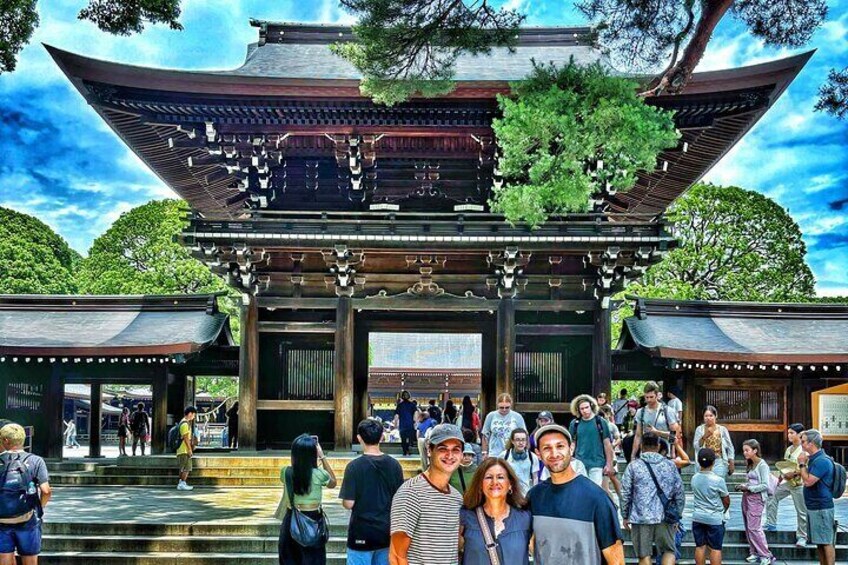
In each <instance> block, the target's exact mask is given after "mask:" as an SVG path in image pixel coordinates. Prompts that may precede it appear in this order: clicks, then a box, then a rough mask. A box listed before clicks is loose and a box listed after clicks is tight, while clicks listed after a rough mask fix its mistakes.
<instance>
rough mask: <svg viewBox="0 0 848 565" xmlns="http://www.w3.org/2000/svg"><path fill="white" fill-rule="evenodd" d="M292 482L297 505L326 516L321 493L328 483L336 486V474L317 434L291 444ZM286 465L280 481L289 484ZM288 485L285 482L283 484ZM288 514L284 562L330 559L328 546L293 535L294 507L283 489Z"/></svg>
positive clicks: (295, 564) (307, 564)
mask: <svg viewBox="0 0 848 565" xmlns="http://www.w3.org/2000/svg"><path fill="white" fill-rule="evenodd" d="M319 462H320V464H321V467H319V466H318V464H319ZM291 469H292V473H291V478H290V481H291V483H290V484H291V485H292V490H293V492H294V505H295V506H296V507H297V509H298V510H300V511H301V512H302V513H303V514H305V515H307V516H309V517H311V518H314V519H316V520H318V519H323V515H322V514H321V512H320V508H321V494H322V490H323V488H324V487H327V488H336V475H335V473H333V469H332V468H331V467H330V462H329V461H327V458H326V457H324V450H323V449H321V445H320V444H319V443H318V438H317V436H310V435H307V434H302V435H299V436H298V437H297V438H295V440H294V442H293V443H292V448H291ZM285 476H286V467H283V468H282V469H281V470H280V482H281V483H283V485H285V484H286V480H285ZM283 488H284V489H285V486H284V487H283ZM283 500H284V501H285V507H286V515H285V517H284V518H283V523H282V524H281V526H280V546H279V556H280V563H281V564H282V565H324V564H325V563H327V548H326V546H325V545H321V546H320V547H302V546H301V545H299V544H298V543H297V542H296V541H295V540H294V539H292V537H291V519H292V511H291V508H290V504H289V494H288V493H287V492H284V493H283Z"/></svg>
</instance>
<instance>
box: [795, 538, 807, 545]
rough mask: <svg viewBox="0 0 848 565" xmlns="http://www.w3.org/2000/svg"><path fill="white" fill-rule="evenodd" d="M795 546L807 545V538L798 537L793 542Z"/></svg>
mask: <svg viewBox="0 0 848 565" xmlns="http://www.w3.org/2000/svg"><path fill="white" fill-rule="evenodd" d="M795 547H807V538H798V541H796V542H795Z"/></svg>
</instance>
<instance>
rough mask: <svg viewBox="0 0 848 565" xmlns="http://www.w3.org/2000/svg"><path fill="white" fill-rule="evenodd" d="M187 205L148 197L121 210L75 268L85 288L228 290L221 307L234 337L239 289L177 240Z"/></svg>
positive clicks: (146, 291)
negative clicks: (228, 316)
mask: <svg viewBox="0 0 848 565" xmlns="http://www.w3.org/2000/svg"><path fill="white" fill-rule="evenodd" d="M186 211H187V208H186V204H185V202H183V201H182V200H152V201H150V202H148V203H147V204H143V205H141V206H138V207H137V208H133V209H132V210H130V211H129V212H127V213H125V214H122V215H121V217H120V218H118V219H117V220H116V221H115V223H114V224H112V226H111V227H110V228H109V229H108V230H107V231H106V233H104V234H103V235H101V236H100V237H98V238H97V239H95V240H94V244H93V245H92V246H91V249H90V250H89V253H88V257H86V258H85V259H83V261H82V263H81V265H80V268H79V270H78V273H77V281H78V284H79V289H80V291H81V292H83V293H86V294H172V293H184V294H193V293H205V292H219V291H229V293H230V295H229V298H226V299H224V300H221V308H222V310H224V311H225V312H227V313H228V314H230V321H231V322H230V323H231V329H232V330H233V335H234V337H236V339H238V337H237V336H238V306H237V304H238V302H237V298H238V295H237V293H236V292H235V291H234V290H231V289H228V287H227V285H226V283H224V281H223V280H222V279H220V278H219V277H217V276H215V275H214V274H212V272H211V271H210V270H209V268H208V267H206V265H204V264H203V263H201V262H200V261H198V260H197V259H195V258H193V257H192V256H191V253H190V252H189V250H188V249H187V248H186V247H183V246H182V245H180V244H179V243H177V240H176V238H177V235H179V233H180V232H181V231H182V229H183V227H184V225H185V222H184V220H183V214H185V212H186Z"/></svg>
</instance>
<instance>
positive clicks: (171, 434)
mask: <svg viewBox="0 0 848 565" xmlns="http://www.w3.org/2000/svg"><path fill="white" fill-rule="evenodd" d="M182 423H183V420H180V421H179V422H177V423H176V424H175V425H174V426H173V427H172V428H171V429H170V430H168V450H169V451H171V452H172V453H176V452H177V450H178V449H179V448H180V443H182V441H183V438H182V437H181V436H180V425H181V424H182Z"/></svg>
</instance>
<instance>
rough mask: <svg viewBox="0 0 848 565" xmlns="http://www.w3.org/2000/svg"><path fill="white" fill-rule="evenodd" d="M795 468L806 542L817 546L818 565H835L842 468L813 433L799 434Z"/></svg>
mask: <svg viewBox="0 0 848 565" xmlns="http://www.w3.org/2000/svg"><path fill="white" fill-rule="evenodd" d="M801 447H802V448H803V449H804V452H803V453H801V454H800V455H798V468H799V470H800V472H801V481H802V482H803V483H804V503H805V505H806V506H807V534H808V536H807V541H808V542H809V543H811V544H813V545H815V546H816V549H817V550H818V554H819V563H820V564H821V565H835V563H836V516H835V514H834V505H833V499H834V498H839V497H841V496H842V494H843V493H844V492H845V468H844V467H843V466H842V465H839V464H838V463H836V461H834V460H833V458H831V457H828V455H827V454H826V453H825V452H824V450H823V449H822V435H821V432H819V431H818V430H816V429H809V430H806V431H804V432H801Z"/></svg>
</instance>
